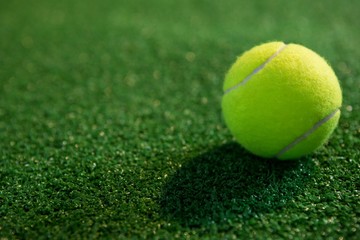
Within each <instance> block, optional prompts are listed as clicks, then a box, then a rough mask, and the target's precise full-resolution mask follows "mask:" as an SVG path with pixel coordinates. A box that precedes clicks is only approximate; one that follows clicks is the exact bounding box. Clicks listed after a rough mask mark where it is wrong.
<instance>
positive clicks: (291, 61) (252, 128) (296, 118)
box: [222, 42, 342, 160]
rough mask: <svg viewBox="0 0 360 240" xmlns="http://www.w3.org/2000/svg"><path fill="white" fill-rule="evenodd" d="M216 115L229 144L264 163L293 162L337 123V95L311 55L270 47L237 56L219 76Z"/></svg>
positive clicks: (329, 74)
mask: <svg viewBox="0 0 360 240" xmlns="http://www.w3.org/2000/svg"><path fill="white" fill-rule="evenodd" d="M223 90H224V95H223V97H222V111H223V116H224V120H225V123H226V125H227V126H228V128H229V129H230V132H231V133H232V134H233V136H234V137H235V139H236V140H237V141H238V142H239V143H240V144H241V145H242V146H243V147H244V148H245V149H247V150H248V151H250V152H252V153H253V154H255V155H258V156H261V157H264V158H277V159H282V160H286V159H295V158H299V157H302V156H304V155H307V154H309V153H311V152H313V151H314V150H316V149H317V148H319V147H320V146H322V145H323V144H324V143H325V142H326V141H327V140H328V138H329V137H330V135H331V134H332V132H333V131H334V129H335V128H336V126H337V124H338V121H339V118H340V107H341V104H342V93H341V88H340V84H339V81H338V79H337V77H336V75H335V73H334V71H333V70H332V68H331V67H330V66H329V64H328V63H327V62H326V61H325V60H324V59H323V58H322V57H320V56H319V55H318V54H317V53H315V52H313V51H312V50H310V49H308V48H306V47H304V46H301V45H298V44H285V43H283V42H270V43H265V44H261V45H259V46H256V47H254V48H252V49H250V50H248V51H246V52H245V53H243V54H242V55H241V56H240V57H239V58H238V59H237V60H236V62H235V63H234V64H233V65H232V67H231V68H230V70H229V71H228V73H227V74H226V77H225V82H224V87H223Z"/></svg>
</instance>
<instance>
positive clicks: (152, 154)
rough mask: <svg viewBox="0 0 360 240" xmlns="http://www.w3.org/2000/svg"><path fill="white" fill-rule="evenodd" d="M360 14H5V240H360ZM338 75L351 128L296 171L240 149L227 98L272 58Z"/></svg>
mask: <svg viewBox="0 0 360 240" xmlns="http://www.w3.org/2000/svg"><path fill="white" fill-rule="evenodd" d="M359 9H360V2H359V1H355V0H348V1H340V0H339V1H335V0H331V1H311V0H304V1H285V0H271V1H266V2H265V1H260V0H258V1H235V0H229V1H215V0H214V1H210V0H196V1H195V0H194V1H190V0H182V1H168V0H151V1H145V0H144V1H141V0H135V1H125V0H120V1H115V0H101V1H100V0H99V1H70V0H65V1H48V0H46V1H45V0H38V1H25V0H15V1H2V2H1V3H0V154H1V155H0V239H69V238H73V239H75V238H76V239H78V238H84V239H94V238H95V239H96V238H115V239H116V238H119V239H121V238H153V239H175V238H179V239H188V238H191V239H235V238H240V239H282V238H283V239H321V238H323V239H359V238H360V203H359V200H360V159H359V158H360V150H359V149H360V141H359V137H360V123H359V119H360V103H359V100H360V77H359V72H360V65H359V59H360V48H359V40H360V31H359V30H358V26H360V21H359V18H358V12H359ZM273 40H281V41H285V42H295V43H300V44H303V45H305V46H307V47H309V48H311V49H313V50H315V51H316V52H318V53H319V54H320V55H322V56H324V57H325V58H326V59H327V60H328V61H329V63H330V64H331V65H332V66H333V68H334V70H335V72H336V74H337V76H338V78H339V80H340V83H341V86H342V89H343V97H344V101H343V106H342V108H341V111H342V117H341V120H340V122H339V127H338V128H337V129H336V131H335V132H334V134H333V136H332V137H331V139H330V140H329V142H328V143H327V144H326V145H325V146H323V147H321V148H320V149H318V150H317V151H316V152H315V153H314V154H312V155H309V156H306V157H304V158H302V159H299V160H296V161H290V162H279V161H276V160H265V159H261V158H258V157H255V156H253V155H251V154H250V153H248V152H246V151H245V150H244V149H242V148H241V147H240V146H239V145H238V144H236V143H235V142H234V140H233V138H232V136H231V135H230V133H229V131H228V129H227V128H226V126H225V124H224V122H223V119H222V117H221V107H220V102H221V96H222V83H223V78H224V75H225V73H226V71H227V69H228V68H229V67H230V65H231V64H232V62H233V61H234V60H235V58H236V56H237V55H239V54H241V53H242V52H243V51H245V50H246V49H248V48H250V47H252V46H253V45H257V44H259V43H263V42H267V41H273Z"/></svg>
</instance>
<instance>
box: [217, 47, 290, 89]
mask: <svg viewBox="0 0 360 240" xmlns="http://www.w3.org/2000/svg"><path fill="white" fill-rule="evenodd" d="M283 44H284V45H283V46H281V47H280V48H279V49H278V50H277V51H276V52H275V53H274V54H273V55H271V56H270V57H269V58H268V59H267V60H266V61H265V62H263V63H262V64H261V65H260V66H258V67H257V68H255V69H254V70H253V71H252V72H251V73H250V74H249V75H248V76H247V77H245V78H244V80H242V81H241V82H239V83H238V84H236V85H235V86H233V87H231V88H229V89H227V90H226V91H225V92H224V95H225V94H227V93H229V92H231V91H232V90H235V89H236V88H238V87H240V86H242V85H245V84H246V83H247V82H248V81H249V80H250V79H251V78H252V76H254V75H255V74H256V73H258V72H259V71H260V70H262V69H263V68H264V67H265V66H266V65H267V64H268V63H269V62H270V61H271V60H273V59H274V58H275V57H276V56H277V55H279V53H281V52H282V51H283V50H284V49H285V48H286V47H287V45H286V44H285V43H283Z"/></svg>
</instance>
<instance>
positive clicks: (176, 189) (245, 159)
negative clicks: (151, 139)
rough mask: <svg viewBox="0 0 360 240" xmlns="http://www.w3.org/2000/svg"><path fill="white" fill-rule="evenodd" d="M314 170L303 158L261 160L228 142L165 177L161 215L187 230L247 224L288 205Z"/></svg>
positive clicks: (310, 162) (312, 165)
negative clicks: (235, 222)
mask: <svg viewBox="0 0 360 240" xmlns="http://www.w3.org/2000/svg"><path fill="white" fill-rule="evenodd" d="M313 170H314V164H313V162H312V161H309V160H307V159H302V160H297V161H276V160H264V159H260V158H256V157H254V156H253V155H250V154H249V153H247V152H246V151H245V150H243V149H242V148H241V147H240V146H239V145H238V144H236V143H228V144H225V145H222V146H220V147H217V148H215V149H213V150H210V151H208V152H206V153H204V154H202V155H199V156H197V157H195V158H193V159H190V160H189V161H187V162H186V163H185V164H184V165H183V166H182V167H181V168H180V169H179V170H178V171H177V172H176V173H175V174H174V175H173V176H172V177H171V178H170V179H169V181H168V182H167V183H166V185H165V186H164V189H163V192H162V197H161V202H160V204H161V207H162V214H163V215H164V216H165V218H167V219H168V220H170V221H173V220H175V221H177V222H179V223H180V224H182V225H185V226H188V227H199V226H202V225H208V224H212V223H221V222H227V221H234V220H237V221H238V220H241V219H243V220H247V219H250V218H252V217H254V216H256V215H257V214H260V213H266V212H270V211H275V210H276V209H279V208H281V207H283V206H284V205H286V204H288V202H289V200H291V199H292V198H293V197H294V196H296V194H298V193H299V192H300V191H302V189H303V188H304V187H305V185H306V182H307V181H308V180H309V179H310V173H311V172H312V171H313Z"/></svg>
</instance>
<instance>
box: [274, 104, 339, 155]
mask: <svg viewBox="0 0 360 240" xmlns="http://www.w3.org/2000/svg"><path fill="white" fill-rule="evenodd" d="M338 111H340V109H339V108H337V109H336V110H335V111H333V112H332V113H330V114H329V115H327V116H326V117H324V118H323V119H321V120H320V121H319V122H317V123H315V125H314V126H313V127H312V128H311V129H309V130H308V131H306V132H305V133H304V134H303V135H301V136H300V137H298V138H296V139H295V140H294V141H292V142H291V143H290V144H289V145H287V146H286V147H284V148H283V149H281V150H280V151H279V153H278V154H276V156H275V157H276V158H279V157H281V155H283V154H285V153H286V152H287V151H289V150H290V149H292V148H293V147H295V146H296V145H297V144H299V143H300V142H301V141H303V140H304V139H306V138H307V137H308V136H309V135H311V134H312V133H313V132H315V131H316V130H317V129H318V128H320V127H321V126H322V125H324V124H325V123H326V122H327V121H329V120H330V119H331V118H332V117H334V116H335V114H336V113H337V112H338Z"/></svg>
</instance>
